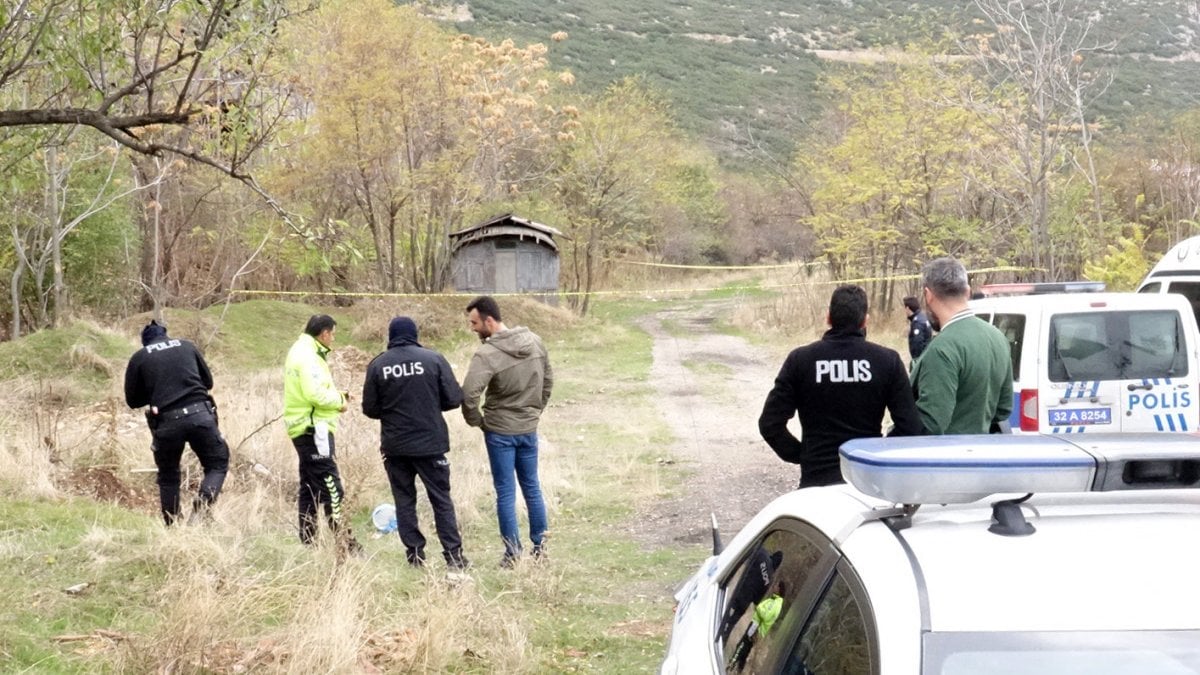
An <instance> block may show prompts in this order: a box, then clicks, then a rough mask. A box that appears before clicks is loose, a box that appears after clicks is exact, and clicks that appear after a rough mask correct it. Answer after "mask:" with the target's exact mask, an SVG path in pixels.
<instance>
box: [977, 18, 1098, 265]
mask: <svg viewBox="0 0 1200 675" xmlns="http://www.w3.org/2000/svg"><path fill="white" fill-rule="evenodd" d="M975 5H976V7H978V8H979V10H980V11H981V12H982V13H983V14H984V16H985V17H986V18H987V20H988V21H989V22H990V23H991V24H992V25H993V26H994V28H995V30H994V32H993V33H991V34H989V35H985V36H974V39H973V40H971V41H969V42H968V43H967V47H968V50H969V51H970V52H972V53H973V54H974V55H975V56H976V57H977V60H978V63H979V65H980V66H981V67H982V68H983V70H984V72H985V74H986V76H987V78H988V81H989V82H990V83H991V84H992V85H993V86H994V87H995V90H996V92H997V93H998V94H999V96H1000V100H999V101H997V100H980V99H975V100H973V101H971V102H970V103H971V104H972V105H975V106H982V107H984V108H986V110H987V112H988V115H987V118H988V119H990V120H993V121H994V122H995V126H996V129H995V131H996V132H997V133H998V134H999V135H1000V136H1001V137H1003V138H1005V139H1006V141H1007V142H1008V143H1009V144H1010V146H1011V147H1012V149H1013V150H1014V152H1013V153H1012V154H1011V155H1010V157H1012V158H1013V161H1012V162H1011V163H1010V165H1009V166H1007V167H1004V168H1005V169H1007V170H1008V171H1009V172H1010V173H1011V174H1012V175H1013V176H1015V177H1016V178H1017V179H1018V181H1019V184H1020V185H1021V189H1020V191H1019V193H1018V194H1015V195H1009V196H1007V197H1008V198H1009V199H1014V198H1015V199H1017V200H1019V203H1018V204H1014V208H1016V209H1017V211H1018V212H1021V213H1025V214H1026V217H1025V220H1026V221H1027V223H1028V226H1029V233H1030V239H1029V254H1028V256H1029V263H1030V264H1032V266H1033V267H1035V268H1038V269H1039V270H1042V271H1043V272H1042V274H1043V275H1044V276H1046V277H1050V278H1053V277H1054V276H1055V273H1056V270H1055V262H1054V258H1053V256H1052V255H1051V250H1052V248H1051V239H1050V228H1049V215H1050V198H1051V195H1050V189H1051V180H1052V178H1053V176H1054V174H1056V173H1057V172H1058V171H1060V170H1061V169H1063V168H1064V167H1065V166H1068V165H1070V164H1071V163H1072V161H1074V160H1073V157H1072V155H1071V152H1072V151H1073V150H1074V149H1075V147H1072V146H1073V144H1074V143H1076V142H1077V143H1078V144H1079V145H1078V147H1079V148H1081V149H1082V154H1083V156H1084V160H1083V164H1081V165H1080V166H1081V168H1084V169H1085V173H1087V175H1088V180H1089V181H1091V182H1092V185H1093V195H1094V201H1095V206H1096V209H1097V213H1098V215H1100V203H1099V192H1098V190H1099V186H1098V182H1097V180H1096V176H1095V167H1094V164H1093V163H1092V161H1091V151H1090V148H1091V140H1092V132H1093V127H1092V125H1091V122H1090V120H1089V119H1088V117H1087V108H1088V106H1089V105H1090V103H1091V102H1092V101H1093V100H1094V99H1095V97H1096V96H1097V95H1098V94H1099V93H1100V92H1102V91H1103V87H1105V86H1107V81H1108V80H1107V79H1106V77H1104V76H1097V75H1096V74H1094V73H1092V72H1089V71H1088V70H1087V69H1086V68H1085V64H1086V63H1088V61H1089V57H1090V56H1091V55H1093V54H1097V53H1103V52H1105V51H1108V50H1110V49H1111V48H1112V46H1113V45H1112V44H1101V43H1100V42H1098V41H1097V40H1096V39H1095V38H1094V37H1093V36H1092V29H1093V28H1094V26H1095V22H1096V21H1097V20H1098V19H1097V15H1095V14H1093V13H1088V12H1086V11H1084V10H1085V9H1086V8H1085V7H1083V6H1082V3H1080V2H1079V0H975ZM1100 217H1102V215H1101V216H1100Z"/></svg>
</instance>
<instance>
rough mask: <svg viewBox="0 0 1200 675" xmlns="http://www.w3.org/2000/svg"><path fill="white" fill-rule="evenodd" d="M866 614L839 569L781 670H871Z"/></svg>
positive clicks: (825, 674)
mask: <svg viewBox="0 0 1200 675" xmlns="http://www.w3.org/2000/svg"><path fill="white" fill-rule="evenodd" d="M865 617H866V613H865V612H863V608H862V607H861V606H859V603H858V600H856V599H855V597H854V594H853V593H852V592H851V590H850V585H849V584H848V583H847V581H846V576H845V574H843V573H842V572H840V571H839V572H838V573H836V574H835V575H834V577H833V580H832V581H830V583H829V588H828V590H826V592H825V595H824V596H823V597H822V598H821V602H820V603H819V604H818V605H817V608H816V611H815V612H813V615H812V618H811V619H810V620H809V621H808V625H806V626H805V627H804V630H803V631H802V632H801V633H800V639H799V640H798V641H797V642H796V648H795V649H794V650H792V654H791V656H790V657H789V659H788V661H787V664H786V665H785V666H784V667H783V669H782V671H781V672H783V673H789V674H791V673H795V674H797V675H800V674H802V673H805V674H806V673H814V674H818V675H842V674H844V675H858V674H860V673H870V672H872V669H871V649H870V645H869V642H868V635H869V634H870V631H869V630H868V628H867V626H868V622H867V620H866V618H865Z"/></svg>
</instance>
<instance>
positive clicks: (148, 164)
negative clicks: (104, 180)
mask: <svg viewBox="0 0 1200 675" xmlns="http://www.w3.org/2000/svg"><path fill="white" fill-rule="evenodd" d="M132 162H133V176H134V180H135V181H136V182H137V185H138V186H139V187H141V186H146V185H150V183H151V182H152V181H154V180H155V179H154V177H155V176H157V175H158V171H156V170H155V167H154V162H155V160H154V159H153V158H152V157H143V156H140V155H135V156H134V157H133V159H132ZM152 195H153V196H152V197H151V199H150V201H151V203H150V204H143V205H142V208H141V209H139V210H138V215H137V219H138V231H139V232H140V233H141V237H142V248H141V255H140V256H139V261H138V281H139V282H141V287H142V297H141V299H140V302H139V303H138V309H139V310H140V311H143V312H145V311H148V310H154V311H155V315H156V316H157V313H158V306H159V299H160V297H161V295H162V288H161V283H162V281H161V278H160V272H161V270H162V267H161V260H160V252H161V247H162V242H161V239H162V230H161V227H160V218H159V215H160V214H161V213H162V209H161V207H160V204H161V202H160V201H159V200H160V199H161V197H162V188H161V186H158V185H156V186H155V188H154V192H153V193H152Z"/></svg>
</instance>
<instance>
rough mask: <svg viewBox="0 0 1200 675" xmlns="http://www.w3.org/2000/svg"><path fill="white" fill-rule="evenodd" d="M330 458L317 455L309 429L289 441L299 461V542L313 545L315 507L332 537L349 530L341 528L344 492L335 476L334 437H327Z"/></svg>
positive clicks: (345, 527) (337, 476) (315, 529)
mask: <svg viewBox="0 0 1200 675" xmlns="http://www.w3.org/2000/svg"><path fill="white" fill-rule="evenodd" d="M328 438H329V454H328V455H322V454H321V453H320V452H318V451H317V442H316V438H315V436H314V434H313V431H312V429H309V430H308V431H307V432H306V433H304V434H302V435H300V436H297V437H295V438H293V439H292V445H293V446H294V447H295V448H296V456H297V458H298V459H299V460H300V471H299V473H300V491H299V494H298V496H297V504H298V510H299V512H300V513H299V515H300V518H299V521H300V541H302V542H304V543H305V544H311V543H313V540H314V539H315V538H316V536H317V505H318V504H320V505H321V506H322V508H324V510H325V518H326V519H327V520H328V522H329V529H330V530H333V532H334V533H338V532H339V531H341V530H345V532H346V533H347V534H348V533H349V532H350V528H349V527H348V526H344V524H343V516H342V501H343V500H344V499H345V496H346V492H345V490H343V489H342V476H341V474H339V473H338V467H337V461H336V459H335V454H336V453H335V451H334V443H333V434H332V433H331V434H329V436H328Z"/></svg>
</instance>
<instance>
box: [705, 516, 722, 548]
mask: <svg viewBox="0 0 1200 675" xmlns="http://www.w3.org/2000/svg"><path fill="white" fill-rule="evenodd" d="M708 515H709V517H711V518H712V540H713V555H721V551H723V550H725V545H724V544H722V543H721V530H720V528H718V527H717V514H715V513H709V514H708Z"/></svg>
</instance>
